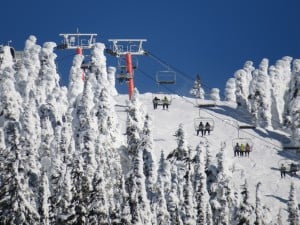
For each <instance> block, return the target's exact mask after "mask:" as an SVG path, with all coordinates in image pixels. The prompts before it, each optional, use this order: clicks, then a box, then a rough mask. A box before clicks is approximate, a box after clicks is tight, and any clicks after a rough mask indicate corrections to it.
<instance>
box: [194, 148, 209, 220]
mask: <svg viewBox="0 0 300 225" xmlns="http://www.w3.org/2000/svg"><path fill="white" fill-rule="evenodd" d="M193 162H194V171H195V172H194V184H193V186H194V196H195V197H194V198H195V203H196V205H195V208H196V224H197V225H202V224H203V225H204V224H209V222H208V218H207V213H208V212H207V207H209V208H210V205H209V204H207V203H208V202H209V195H208V191H207V180H206V173H205V146H204V143H203V142H201V143H200V144H199V145H197V147H196V155H195V157H194V159H193ZM209 210H211V209H209Z"/></svg>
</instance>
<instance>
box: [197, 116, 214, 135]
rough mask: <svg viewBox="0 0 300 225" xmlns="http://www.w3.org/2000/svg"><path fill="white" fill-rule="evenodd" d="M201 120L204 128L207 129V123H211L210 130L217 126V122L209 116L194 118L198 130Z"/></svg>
mask: <svg viewBox="0 0 300 225" xmlns="http://www.w3.org/2000/svg"><path fill="white" fill-rule="evenodd" d="M200 122H202V123H203V126H204V129H205V124H206V123H209V125H210V131H213V130H214V127H215V122H214V120H213V119H212V118H208V117H198V118H195V119H194V129H195V131H196V132H197V130H198V128H199V124H200Z"/></svg>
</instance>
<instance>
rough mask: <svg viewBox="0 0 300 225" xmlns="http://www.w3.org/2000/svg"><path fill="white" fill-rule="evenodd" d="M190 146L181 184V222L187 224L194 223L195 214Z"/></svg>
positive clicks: (193, 224) (192, 224)
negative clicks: (182, 183) (182, 213)
mask: <svg viewBox="0 0 300 225" xmlns="http://www.w3.org/2000/svg"><path fill="white" fill-rule="evenodd" d="M191 152H192V150H191V148H190V147H189V154H188V157H187V159H186V165H187V166H186V172H185V176H184V185H183V206H182V208H183V211H184V215H183V218H182V220H183V222H184V224H188V225H195V224H196V221H195V220H196V216H195V214H196V213H195V201H194V198H193V195H194V190H193V173H194V170H193V167H192V165H191V164H192V156H191Z"/></svg>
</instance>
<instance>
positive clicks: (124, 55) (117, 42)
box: [107, 39, 147, 99]
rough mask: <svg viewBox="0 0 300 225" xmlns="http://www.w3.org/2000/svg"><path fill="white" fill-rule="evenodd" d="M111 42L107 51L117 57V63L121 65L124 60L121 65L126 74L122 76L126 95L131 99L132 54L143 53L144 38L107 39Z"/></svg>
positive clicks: (132, 86)
mask: <svg viewBox="0 0 300 225" xmlns="http://www.w3.org/2000/svg"><path fill="white" fill-rule="evenodd" d="M108 41H109V42H111V43H112V48H111V49H107V52H108V53H109V54H111V55H113V56H116V57H117V58H118V62H119V63H118V64H119V65H121V64H122V62H125V63H126V65H124V66H121V67H124V68H126V72H127V73H126V76H125V77H124V78H125V79H126V81H127V83H128V95H129V99H131V97H132V95H133V90H134V73H133V65H132V56H139V55H144V54H145V53H146V52H145V51H144V50H143V47H142V45H143V42H146V41H147V40H146V39H109V40H108Z"/></svg>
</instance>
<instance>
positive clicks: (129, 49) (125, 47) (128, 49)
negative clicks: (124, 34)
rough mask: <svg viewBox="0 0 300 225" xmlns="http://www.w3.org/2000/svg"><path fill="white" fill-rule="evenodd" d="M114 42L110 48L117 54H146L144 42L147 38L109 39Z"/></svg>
mask: <svg viewBox="0 0 300 225" xmlns="http://www.w3.org/2000/svg"><path fill="white" fill-rule="evenodd" d="M108 41H109V42H111V43H112V49H111V50H110V52H111V53H113V54H114V55H116V56H121V55H126V54H131V55H145V53H146V51H144V49H143V46H142V45H143V42H146V41H147V39H108Z"/></svg>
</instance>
